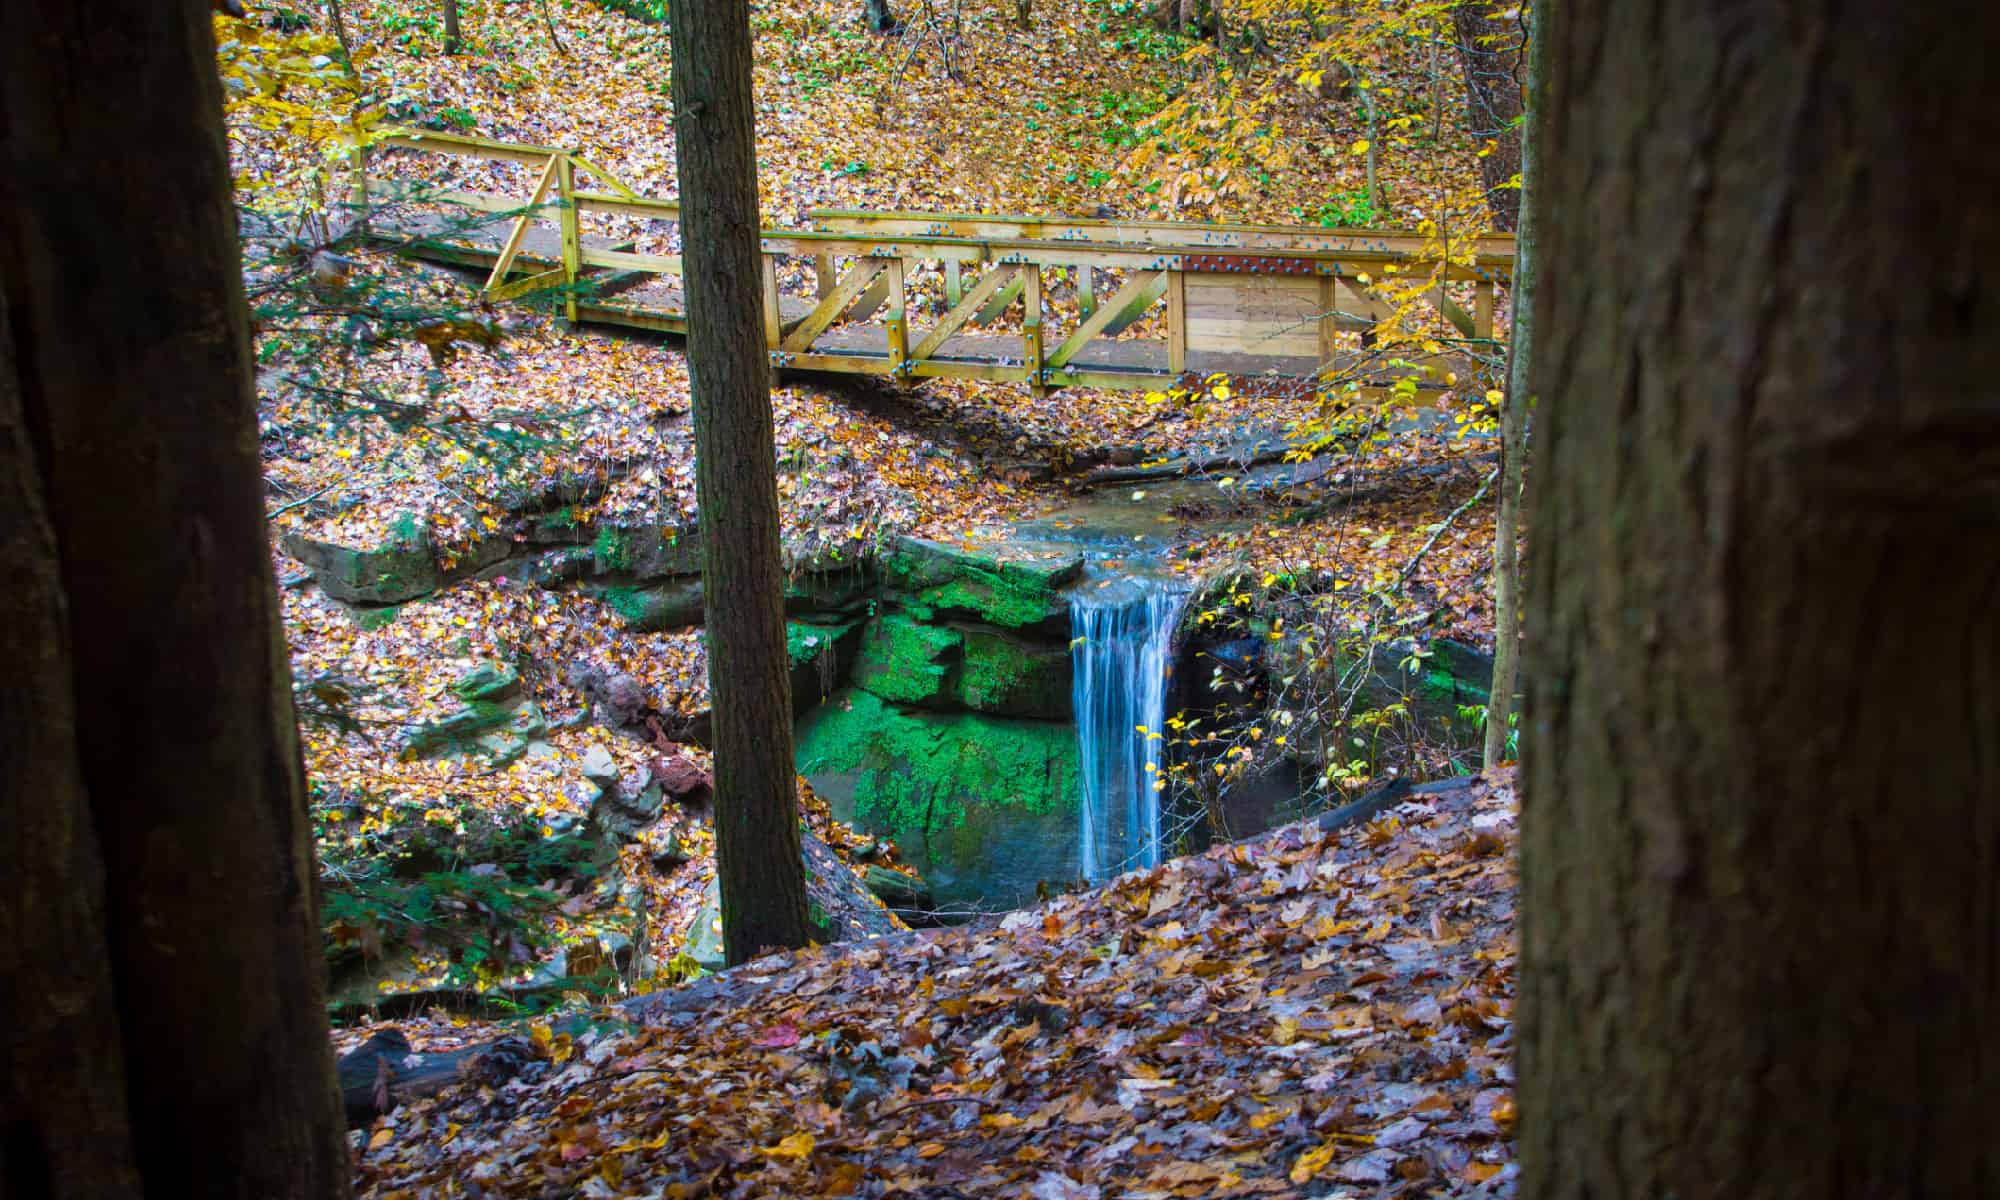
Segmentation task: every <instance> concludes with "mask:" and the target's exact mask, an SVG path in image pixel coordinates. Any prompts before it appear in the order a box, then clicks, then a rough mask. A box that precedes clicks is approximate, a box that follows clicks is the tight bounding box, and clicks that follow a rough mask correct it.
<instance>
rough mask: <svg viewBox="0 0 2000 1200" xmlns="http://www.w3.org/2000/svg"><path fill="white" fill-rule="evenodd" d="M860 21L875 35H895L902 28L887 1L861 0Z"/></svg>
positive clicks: (900, 22)
mask: <svg viewBox="0 0 2000 1200" xmlns="http://www.w3.org/2000/svg"><path fill="white" fill-rule="evenodd" d="M861 21H862V23H863V24H865V25H867V26H868V28H869V29H870V30H871V31H873V32H875V33H895V32H896V31H897V30H899V29H901V28H902V27H903V23H902V21H900V20H898V19H897V18H896V12H895V10H894V9H892V8H890V7H889V0H862V3H861Z"/></svg>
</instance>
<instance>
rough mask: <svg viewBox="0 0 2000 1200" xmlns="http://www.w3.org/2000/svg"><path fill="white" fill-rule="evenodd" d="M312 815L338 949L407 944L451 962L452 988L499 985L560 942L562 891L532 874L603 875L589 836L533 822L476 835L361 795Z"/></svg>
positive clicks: (331, 936)
mask: <svg viewBox="0 0 2000 1200" xmlns="http://www.w3.org/2000/svg"><path fill="white" fill-rule="evenodd" d="M313 815H314V820H315V825H316V827H317V828H316V832H317V833H318V834H319V835H320V837H319V844H320V846H321V864H322V879H321V902H320V919H321V925H322V928H323V930H324V933H325V936H326V946H327V952H328V954H329V955H330V956H332V957H334V958H335V959H336V960H338V959H343V958H347V957H351V956H352V955H354V954H356V953H357V952H358V953H359V954H360V955H362V956H363V957H376V956H379V955H381V954H383V953H385V952H386V951H387V950H388V949H389V948H390V947H393V946H397V945H401V946H406V947H408V948H410V949H412V950H414V951H417V952H419V953H422V954H424V955H425V956H427V957H432V958H437V959H442V960H443V961H444V962H446V963H448V964H449V965H448V968H447V971H446V978H445V980H444V983H445V985H446V986H451V987H466V988H477V987H485V986H490V985H492V984H493V983H496V982H498V981H499V980H501V979H503V978H505V977H506V976H508V975H511V974H513V973H515V972H517V971H519V970H520V969H521V968H522V967H523V966H524V965H526V964H528V963H530V962H533V961H534V960H535V959H536V958H538V957H540V956H541V955H543V954H545V953H547V952H548V951H550V950H552V949H553V948H554V945H555V937H556V935H555V934H554V932H553V931H552V929H551V926H550V918H551V917H552V916H554V915H555V910H556V906H557V905H558V904H559V903H560V902H561V899H562V898H561V897H560V896H558V895H557V894H556V893H554V892H552V891H549V890H547V889H545V888H543V887H540V886H538V885H537V884H535V883H532V882H521V881H523V880H554V879H575V880H588V879H591V878H593V877H594V876H595V875H596V871H597V868H596V866H595V854H596V846H595V844H594V843H593V842H592V841H591V840H590V839H588V838H586V837H584V836H583V835H581V834H571V835H566V836H562V837H544V836H543V831H542V830H541V828H540V826H539V825H538V824H537V823H535V822H532V821H517V822H515V823H513V824H511V825H506V826H502V827H499V828H497V829H489V830H486V831H484V832H480V833H475V834H472V835H467V834H464V833H462V832H460V830H459V829H458V827H457V826H456V825H455V824H448V822H450V821H451V820H452V818H451V817H449V815H448V814H446V813H444V812H443V810H440V809H432V810H428V811H427V812H423V813H417V812H414V811H412V810H410V809H408V808H400V809H380V808H377V807H376V806H374V805H372V804H370V803H368V802H366V801H362V802H357V803H353V804H347V805H329V804H324V803H322V804H319V805H315V806H314V810H313ZM360 830H366V831H367V832H365V833H357V831H360Z"/></svg>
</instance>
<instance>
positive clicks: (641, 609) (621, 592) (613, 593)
mask: <svg viewBox="0 0 2000 1200" xmlns="http://www.w3.org/2000/svg"><path fill="white" fill-rule="evenodd" d="M604 603H605V605H606V606H608V607H609V608H610V609H611V611H612V612H615V613H617V614H618V615H619V616H620V617H622V618H624V620H625V623H626V624H627V625H639V624H641V623H643V622H644V621H645V619H646V607H647V605H646V596H645V593H643V592H641V591H640V590H639V589H638V588H630V587H614V588H605V589H604Z"/></svg>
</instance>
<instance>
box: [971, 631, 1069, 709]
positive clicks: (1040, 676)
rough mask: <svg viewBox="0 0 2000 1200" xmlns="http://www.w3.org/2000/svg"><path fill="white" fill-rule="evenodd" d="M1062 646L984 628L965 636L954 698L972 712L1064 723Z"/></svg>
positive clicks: (1066, 674) (1065, 682)
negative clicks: (963, 659) (1033, 641)
mask: <svg viewBox="0 0 2000 1200" xmlns="http://www.w3.org/2000/svg"><path fill="white" fill-rule="evenodd" d="M1069 693H1070V655H1069V650H1068V648H1067V647H1065V646H1056V645H1048V644H1044V643H1030V642H1022V641H1017V640H1015V639H1013V638H1009V637H1006V636H1004V635H1002V634H999V633H993V632H990V631H984V630H981V631H976V632H968V633H967V634H966V635H965V665H964V667H963V669H962V670H961V671H960V674H959V681H958V697H959V700H960V701H961V702H962V703H964V705H965V706H966V707H967V708H970V709H972V710H974V711H976V712H984V713H996V714H999V715H1003V716H1015V717H1038V718H1041V719H1043V720H1050V721H1064V720H1068V719H1069V717H1070V696H1069Z"/></svg>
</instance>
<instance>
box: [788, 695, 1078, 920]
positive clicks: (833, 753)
mask: <svg viewBox="0 0 2000 1200" xmlns="http://www.w3.org/2000/svg"><path fill="white" fill-rule="evenodd" d="M798 754H799V758H798V765H799V771H800V772H801V773H802V774H804V775H805V776H806V777H807V778H808V779H810V780H811V781H812V784H813V786H814V788H816V789H817V790H818V791H819V792H820V793H821V794H822V795H824V796H825V797H826V798H827V799H828V801H829V803H831V804H832V806H833V810H834V814H835V815H836V816H838V817H840V818H841V819H843V820H849V821H852V822H854V823H855V824H856V825H858V826H859V827H860V828H862V829H863V830H865V831H867V832H869V833H871V834H874V835H875V836H877V837H883V838H889V839H892V840H894V842H895V843H896V846H897V848H898V850H899V851H900V853H901V854H902V856H903V858H904V860H905V861H907V862H909V863H910V864H911V865H913V866H915V867H916V868H917V869H918V870H919V871H921V872H922V873H923V876H924V878H925V880H927V881H928V882H929V883H930V885H931V888H932V890H933V892H934V893H935V895H936V897H937V900H938V902H939V903H940V905H943V906H946V907H965V906H977V907H981V908H989V909H990V908H996V907H1012V906H1015V905H1018V904H1022V903H1026V902H1029V901H1032V900H1033V899H1034V897H1035V893H1036V888H1037V885H1039V884H1043V883H1047V884H1062V883H1067V882H1069V881H1070V880H1073V879H1075V878H1076V875H1077V829H1078V812H1077V807H1078V798H1079V794H1080V793H1079V788H1080V777H1079V771H1078V763H1077V757H1078V755H1077V740H1076V730H1075V729H1074V728H1073V727H1071V726H1069V725H1066V724H1058V723H1056V722H1053V721H1023V720H1012V719H1008V718H1002V717H989V716H982V715H979V714H975V713H953V714H942V713H931V712H921V711H916V710H912V709H907V708H904V707H901V706H899V705H894V704H889V703H885V702H884V701H883V700H881V699H880V698H879V697H877V696H875V695H873V694H872V693H869V692H866V691H862V690H860V689H858V688H851V689H848V690H845V691H842V692H840V693H837V694H836V695H835V696H834V697H832V698H831V699H830V700H828V701H827V703H825V704H823V705H821V706H820V707H819V708H818V709H816V710H814V711H813V712H812V713H811V714H810V715H808V716H807V717H806V719H805V720H804V721H803V722H801V724H800V726H799V733H798Z"/></svg>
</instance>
